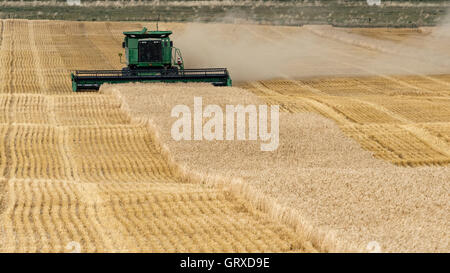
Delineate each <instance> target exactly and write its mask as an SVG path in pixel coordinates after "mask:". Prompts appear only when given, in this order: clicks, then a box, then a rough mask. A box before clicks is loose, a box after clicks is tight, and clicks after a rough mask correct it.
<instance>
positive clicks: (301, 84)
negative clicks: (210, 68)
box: [242, 77, 450, 166]
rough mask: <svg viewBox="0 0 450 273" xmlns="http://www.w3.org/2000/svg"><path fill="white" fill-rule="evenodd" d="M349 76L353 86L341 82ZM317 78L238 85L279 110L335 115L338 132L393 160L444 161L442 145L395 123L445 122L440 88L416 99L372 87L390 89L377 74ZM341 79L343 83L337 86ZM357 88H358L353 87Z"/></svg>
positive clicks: (439, 137) (446, 103)
mask: <svg viewBox="0 0 450 273" xmlns="http://www.w3.org/2000/svg"><path fill="white" fill-rule="evenodd" d="M352 81H353V82H355V85H347V82H352ZM296 82H297V83H298V84H296ZM322 82H323V83H321V81H320V80H319V79H317V80H310V81H306V80H299V81H286V80H284V81H282V80H275V81H263V82H253V83H251V84H246V85H242V87H243V88H246V89H247V90H249V91H251V92H253V93H254V94H256V95H258V96H259V97H261V98H264V100H265V101H267V102H268V103H269V104H274V103H278V104H279V105H280V107H281V109H282V110H284V111H287V112H291V113H295V112H297V113H299V112H316V113H319V114H321V115H324V116H326V117H328V118H331V119H333V120H335V121H336V122H337V123H338V124H340V125H341V128H343V130H344V132H346V133H347V134H348V135H349V136H351V137H353V138H354V139H355V140H357V141H358V142H360V143H361V145H362V146H363V147H364V148H365V149H368V150H369V151H372V152H374V155H375V156H377V157H379V158H382V159H386V160H389V161H390V162H392V163H394V164H398V165H402V166H418V165H435V164H438V165H439V164H440V165H445V164H448V163H449V162H450V158H449V156H448V153H447V152H448V148H447V147H448V146H446V145H445V144H444V145H432V143H431V144H430V142H429V141H428V139H427V137H422V136H420V135H417V134H415V131H416V130H412V131H411V130H406V129H404V128H401V127H398V126H395V124H398V125H401V124H404V125H408V126H415V127H417V126H419V125H415V123H427V122H428V123H430V124H432V123H436V122H449V120H448V117H450V112H448V109H450V107H449V103H450V101H449V100H448V97H447V96H445V95H444V96H442V95H441V96H439V94H442V93H437V94H434V93H432V94H429V95H422V97H420V98H418V97H417V96H405V95H402V96H399V94H397V96H387V95H384V94H388V93H386V92H378V90H390V83H393V82H391V81H386V80H385V79H382V78H380V79H379V80H375V79H374V78H373V77H370V78H367V77H361V78H344V79H340V80H339V79H335V78H332V79H323V80H322ZM378 83H379V85H378V86H377V84H378ZM342 84H345V85H344V87H343V88H342V87H341V86H342ZM393 84H394V85H395V83H393ZM345 86H351V88H353V89H354V90H355V91H351V92H348V89H347V88H346V87H345ZM337 87H339V88H341V89H338V90H340V91H339V92H338V91H332V92H331V90H334V88H337ZM358 87H359V88H360V89H359V90H360V91H362V92H359V91H357V90H358V89H357V88H358ZM443 87H445V86H443ZM349 88H350V87H349ZM394 88H395V87H394ZM296 90H297V92H296ZM394 92H397V91H394ZM377 93H378V94H377ZM333 94H335V95H333ZM377 124H379V125H380V126H377ZM387 124H391V125H392V126H388V125H387ZM358 125H361V126H358ZM362 128H371V129H370V130H366V129H362ZM435 130H436V129H435ZM425 131H427V130H426V127H425ZM426 133H427V134H428V133H431V132H426ZM433 134H434V136H436V138H437V141H438V142H445V139H444V138H443V136H442V135H441V134H440V133H439V132H438V133H433ZM404 143H408V144H407V145H406V144H404ZM404 145H406V146H405V147H404ZM438 146H439V147H438Z"/></svg>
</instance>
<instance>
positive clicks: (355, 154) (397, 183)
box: [114, 84, 446, 251]
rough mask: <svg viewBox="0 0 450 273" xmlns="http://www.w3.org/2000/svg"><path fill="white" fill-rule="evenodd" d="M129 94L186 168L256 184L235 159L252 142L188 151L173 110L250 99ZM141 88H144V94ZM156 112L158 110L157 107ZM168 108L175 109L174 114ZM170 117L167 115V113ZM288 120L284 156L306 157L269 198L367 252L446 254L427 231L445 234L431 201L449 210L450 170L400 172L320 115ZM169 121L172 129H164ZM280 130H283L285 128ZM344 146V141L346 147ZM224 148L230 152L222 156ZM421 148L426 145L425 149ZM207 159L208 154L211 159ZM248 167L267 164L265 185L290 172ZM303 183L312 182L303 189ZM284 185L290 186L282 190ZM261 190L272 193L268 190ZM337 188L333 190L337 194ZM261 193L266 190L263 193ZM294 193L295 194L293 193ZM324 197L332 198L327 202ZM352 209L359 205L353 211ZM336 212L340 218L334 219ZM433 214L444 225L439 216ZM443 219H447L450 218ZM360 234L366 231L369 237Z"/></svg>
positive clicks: (169, 88)
mask: <svg viewBox="0 0 450 273" xmlns="http://www.w3.org/2000/svg"><path fill="white" fill-rule="evenodd" d="M128 87H130V88H127V86H122V85H120V86H119V85H117V86H114V88H115V89H122V88H126V89H125V90H123V92H122V93H121V95H122V96H123V97H124V98H125V99H126V100H127V101H126V102H127V103H130V104H131V105H132V106H133V108H131V109H130V110H131V111H132V113H134V115H145V113H147V115H149V114H151V115H154V116H155V119H156V120H155V122H159V124H160V126H164V127H163V128H162V129H161V128H159V129H160V130H158V132H160V133H162V134H163V137H164V140H165V141H168V142H169V143H171V145H173V146H171V147H175V149H178V150H177V152H176V154H175V153H172V155H173V156H176V157H178V158H182V159H181V160H183V161H184V160H186V162H188V163H189V164H190V165H189V167H188V168H187V170H188V171H192V170H193V169H196V168H199V169H200V170H202V169H203V170H205V169H206V170H208V169H209V170H211V169H212V170H217V171H218V172H219V173H221V174H222V175H224V176H227V177H230V176H235V175H239V173H240V172H241V171H244V175H245V177H246V180H247V179H251V177H252V174H253V173H249V172H248V171H245V170H246V168H251V167H252V166H250V165H249V164H247V160H242V162H241V160H239V162H240V163H238V164H235V163H234V162H233V160H234V159H235V158H239V156H244V155H245V157H248V156H247V155H253V154H255V153H256V151H254V150H253V148H250V149H247V148H246V147H248V146H249V145H250V144H251V143H250V144H245V145H240V144H239V143H236V146H238V147H236V148H237V149H238V151H239V150H242V151H246V152H242V153H241V154H240V153H239V152H235V153H234V154H233V151H236V150H235V149H233V148H230V147H228V146H230V145H229V144H226V143H223V144H221V143H217V144H218V145H211V146H209V145H210V144H209V143H210V142H205V143H204V144H203V145H206V147H207V148H206V149H203V148H202V147H201V146H203V145H196V143H186V145H184V144H182V143H179V142H177V143H175V142H173V141H172V142H170V141H171V137H170V124H171V121H170V108H171V105H172V103H175V102H176V103H181V104H183V103H184V104H187V105H190V103H192V96H195V95H196V96H199V95H201V96H202V97H203V98H204V100H206V101H208V103H216V104H219V105H221V103H225V102H227V104H239V103H244V99H245V103H247V100H246V98H245V96H244V94H242V92H241V93H239V92H237V90H234V88H226V91H227V92H219V93H217V90H218V89H216V88H213V87H208V88H206V87H205V88H203V87H200V85H195V87H194V86H192V87H191V86H190V85H183V86H182V88H183V92H179V89H178V90H177V88H179V87H178V86H177V85H142V86H138V85H136V84H133V85H128ZM139 88H141V89H140V90H139ZM213 89H214V90H213ZM161 90H162V91H161ZM224 91H225V90H224ZM217 94H220V96H219V97H218V95H217ZM225 94H228V96H227V97H226V98H222V96H225ZM233 94H234V95H233ZM232 95H233V97H235V98H239V99H235V101H229V100H228V99H229V98H228V97H229V96H232ZM150 98H151V99H150ZM174 101H175V102H174ZM233 102H234V103H233ZM259 103H260V102H258V100H254V102H253V104H259ZM149 105H153V106H152V107H149ZM166 105H167V107H168V108H166ZM166 111H167V114H164V113H166ZM283 114H284V113H281V114H280V118H281V116H283V117H284V118H285V119H288V120H289V119H291V121H290V126H292V127H288V128H291V129H288V128H286V129H287V130H288V131H286V132H285V133H284V135H283V133H282V132H281V133H282V135H283V137H282V138H280V140H282V139H284V140H286V139H287V138H288V139H289V136H292V142H291V141H289V144H287V146H286V145H281V147H280V148H281V150H280V152H283V153H284V152H286V153H287V154H289V155H291V154H292V149H293V148H294V149H297V150H298V152H299V154H298V156H296V155H295V154H294V155H293V157H292V158H291V160H292V161H291V162H290V163H289V164H287V162H286V169H284V171H280V172H279V173H277V177H280V179H279V180H278V181H275V180H274V181H273V183H270V182H268V183H269V185H267V186H269V188H268V189H267V191H264V192H265V193H267V194H269V195H270V196H271V197H274V198H277V195H276V194H274V193H273V191H278V190H281V192H279V194H280V195H279V196H280V199H281V200H282V202H283V203H284V202H286V200H290V201H289V203H290V204H292V206H293V207H297V208H299V207H301V208H302V211H305V214H306V215H305V216H307V217H308V218H310V219H313V221H314V219H315V220H316V221H319V223H320V225H323V223H324V221H325V219H327V220H326V221H331V222H332V223H334V224H333V225H331V226H330V228H332V227H333V226H334V227H336V226H337V227H338V228H339V230H336V234H337V235H339V238H346V239H348V240H346V241H350V242H360V243H357V244H358V245H360V246H361V247H362V248H364V249H365V246H366V244H367V242H368V241H370V240H374V239H375V240H380V242H381V244H382V248H383V249H385V250H386V251H401V249H403V250H405V249H416V250H418V249H422V250H423V251H424V250H425V249H430V248H429V247H431V248H432V249H436V248H439V249H445V246H446V245H445V243H444V244H443V243H442V242H443V241H442V232H441V231H442V229H437V228H434V229H433V228H431V229H430V230H428V228H426V227H430V226H429V225H430V221H431V222H433V226H434V227H443V226H442V224H443V222H442V221H441V220H442V219H446V217H445V216H444V215H443V214H442V213H444V211H443V210H434V209H433V210H430V209H431V208H432V207H433V205H432V204H431V203H430V202H429V201H430V200H434V201H433V203H434V202H435V201H437V200H440V201H438V202H440V203H441V204H443V203H442V202H444V203H445V201H444V200H445V197H444V196H445V190H444V188H443V187H445V183H443V181H445V173H446V169H445V168H418V169H409V168H408V169H406V168H396V167H393V166H392V165H390V164H388V163H384V162H382V161H378V160H373V157H372V155H370V153H367V152H365V151H364V150H361V149H360V148H358V146H357V145H356V143H354V142H352V141H350V140H348V139H347V138H346V137H345V136H344V135H342V134H340V133H339V130H338V128H337V127H336V126H335V125H334V123H333V122H330V121H327V122H325V119H323V118H319V116H316V115H308V114H304V115H296V117H300V119H297V118H295V119H294V117H293V116H292V115H287V114H284V115H283ZM301 117H305V118H301ZM306 117H307V118H306ZM163 120H164V121H165V122H164V124H163V125H161V123H162V122H163ZM283 124H286V121H284V122H281V125H283ZM166 125H167V126H169V127H168V128H169V131H168V130H167V127H166ZM280 127H281V128H283V126H280ZM297 128H299V129H297ZM300 128H302V129H300ZM402 130H403V129H402ZM282 131H283V130H282ZM167 132H169V133H167ZM288 132H290V133H292V135H287V133H288ZM405 132H406V131H405ZM336 141H338V143H337V142H336ZM188 144H190V145H194V146H197V148H198V151H196V150H195V149H196V148H195V147H194V148H192V149H190V148H189V147H190V145H188ZM419 144H421V143H419ZM295 145H298V147H297V148H295ZM317 145H320V146H317ZM179 146H182V147H179ZM208 146H209V147H208ZM217 146H219V147H217ZM222 146H227V147H224V149H222ZM421 146H423V145H422V144H421ZM203 147H205V146H203ZM250 147H253V146H250ZM308 147H311V148H308ZM314 147H315V148H314ZM215 148H217V149H218V150H216V151H217V152H218V154H214V151H215ZM225 148H226V149H225ZM254 148H258V147H254ZM403 148H406V147H403ZM330 149H332V151H333V152H330ZM406 149H408V148H406ZM181 151H185V152H190V153H192V154H191V155H190V157H189V159H188V158H187V157H185V156H184V155H183V154H184V153H183V152H181ZM197 152H198V153H200V155H201V156H200V157H197V158H196V159H194V158H195V157H196V156H197V155H198V153H197ZM203 152H204V153H205V154H203ZM229 152H231V154H232V155H231V157H230V155H228V156H226V155H227V153H229ZM258 155H260V156H262V157H265V156H266V155H267V154H264V153H261V154H259V153H258ZM315 155H321V156H320V158H314V156H315ZM297 157H298V158H301V160H296V158H297ZM201 158H208V160H206V161H202V159H201ZM282 158H283V157H282V156H281V154H280V156H277V160H280V159H282ZM356 158H357V159H356ZM194 160H195V161H198V162H200V163H201V165H202V166H199V167H196V166H195V165H193V163H194V162H195V161H194ZM248 160H249V162H252V161H255V162H259V164H261V166H264V167H263V168H262V169H260V170H258V171H256V174H259V173H264V172H265V171H264V170H267V169H269V170H270V171H269V172H267V173H265V175H264V176H260V177H259V178H260V179H262V181H264V182H265V181H270V180H272V179H275V177H271V173H272V172H277V171H278V170H279V169H280V168H281V167H282V165H283V164H276V166H272V167H270V166H266V162H272V159H269V158H268V159H267V161H266V160H261V162H260V161H258V159H257V158H254V159H250V158H249V159H248ZM208 161H209V162H208ZM227 161H229V165H227V168H225V167H223V166H221V165H220V162H227ZM217 162H219V164H217ZM308 162H310V163H308ZM287 166H289V167H287ZM292 166H300V169H298V167H294V168H293V169H292ZM301 166H303V167H301ZM320 166H322V167H320ZM230 168H233V171H232V172H231V171H229V172H227V170H229V169H230ZM243 168H244V169H243ZM289 169H292V171H289ZM211 172H212V171H211ZM286 172H289V174H288V175H287V176H286V177H285V178H283V173H284V174H285V173H286ZM324 173H326V174H327V176H324ZM431 174H432V175H431ZM211 176H214V175H211ZM219 178H220V177H219ZM200 179H201V178H200ZM230 179H231V178H230ZM256 179H258V178H256V177H255V179H253V180H250V181H248V183H251V184H252V185H256V186H257V185H258V181H256ZM289 181H291V182H289ZM302 181H304V182H303V183H302ZM425 181H428V182H425ZM290 183H292V185H289V184H290ZM277 185H283V186H282V187H277ZM324 185H326V186H324ZM261 186H262V187H265V185H261ZM330 187H331V188H333V190H332V191H330ZM348 187H350V188H348ZM258 188H259V189H261V187H258ZM287 188H289V189H290V190H288V191H285V189H287ZM300 188H301V189H300ZM316 189H323V192H322V190H321V191H320V193H319V192H315V193H314V191H316ZM400 189H401V190H400ZM399 190H400V192H399ZM283 191H284V192H283ZM357 192H359V193H357ZM323 193H326V194H325V195H324V194H323ZM391 194H392V196H398V197H396V198H391V197H389V196H390V195H391ZM430 195H433V196H434V197H432V199H423V198H422V197H423V196H430ZM298 196H302V198H298ZM337 196H339V197H337ZM438 196H440V197H438ZM304 198H310V200H311V202H312V203H311V204H309V202H307V203H308V204H304V205H302V204H301V203H302V200H304ZM361 198H362V199H361ZM280 199H277V200H280ZM318 200H321V201H318ZM339 200H345V201H346V202H345V203H340V202H339ZM317 203H319V204H320V206H319V207H316V205H315V204H317ZM349 203H350V204H351V205H349ZM415 204H423V206H422V205H420V206H419V207H416V208H415V209H412V208H413V207H415ZM324 206H325V207H328V209H323V208H324ZM371 207H372V208H373V207H379V208H383V211H385V213H383V216H382V217H383V219H384V221H382V222H379V221H372V219H380V215H378V216H377V213H376V212H377V211H374V210H372V209H371ZM317 208H320V209H317ZM397 208H398V209H397ZM385 209H386V210H385ZM321 210H322V211H321ZM398 210H400V211H399V212H401V211H403V210H405V211H406V212H408V214H407V215H406V216H405V217H406V218H404V217H402V219H404V221H402V222H400V223H399V222H398V221H397V220H396V219H397V218H395V215H396V214H397V211H398ZM330 211H332V212H333V213H330ZM426 211H428V212H426ZM318 213H319V214H321V216H320V218H319V219H318V218H317V214H318ZM409 213H411V214H409ZM333 215H334V216H333ZM408 215H409V216H408ZM424 215H427V217H423V216H424ZM433 215H435V216H436V217H438V218H436V217H433ZM438 215H440V216H438ZM297 216H298V215H297ZM428 216H430V217H428ZM441 216H443V218H442V217H441ZM316 223H317V222H316ZM344 223H345V224H344ZM419 226H420V227H421V228H420V230H423V232H420V238H421V240H422V241H421V242H422V243H421V244H420V245H419V246H418V245H415V244H414V245H412V244H410V243H409V242H411V241H410V240H409V239H402V238H410V239H411V240H412V238H413V237H415V236H416V235H418V234H417V233H414V232H413V233H410V231H412V230H414V229H416V230H417V227H419ZM360 227H365V228H364V229H363V230H361V229H360ZM341 228H342V230H341ZM349 229H350V230H351V232H350V233H349V232H348V230H349ZM425 229H427V232H425ZM343 231H347V232H343ZM427 234H428V235H427ZM431 234H432V235H431ZM386 235H388V236H386ZM363 236H367V237H363ZM380 236H381V237H380ZM394 238H395V239H394ZM416 238H418V237H416ZM425 238H426V239H425ZM361 240H363V241H361ZM419 240H420V239H419ZM444 242H445V241H444ZM358 249H359V248H358ZM392 249H397V250H392ZM399 249H400V250H399Z"/></svg>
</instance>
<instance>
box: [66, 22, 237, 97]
mask: <svg viewBox="0 0 450 273" xmlns="http://www.w3.org/2000/svg"><path fill="white" fill-rule="evenodd" d="M123 34H124V35H125V38H124V41H123V44H122V47H123V48H124V49H125V56H126V64H127V66H126V67H124V68H123V69H122V70H77V71H75V72H73V73H72V74H71V77H72V89H73V91H74V92H77V91H80V90H82V89H96V90H98V89H99V88H100V86H101V85H102V84H103V83H128V82H168V83H175V82H207V83H211V84H213V85H215V86H231V78H230V74H229V73H228V70H227V69H226V68H199V69H185V68H184V63H183V57H182V55H181V51H180V50H179V49H178V48H176V47H174V46H173V42H172V41H171V40H170V38H169V36H170V34H172V32H171V31H147V28H143V29H142V30H141V31H131V32H124V33H123ZM119 56H120V57H121V56H122V54H119Z"/></svg>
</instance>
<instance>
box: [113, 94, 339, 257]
mask: <svg viewBox="0 0 450 273" xmlns="http://www.w3.org/2000/svg"><path fill="white" fill-rule="evenodd" d="M108 92H109V93H111V94H114V95H116V96H117V97H118V98H119V99H120V100H121V101H122V102H123V103H122V106H121V108H122V109H123V111H125V112H127V113H129V115H130V118H131V119H132V122H136V123H139V124H140V123H142V122H143V121H147V125H148V126H149V128H150V132H151V133H152V135H153V137H154V138H155V142H157V143H160V145H161V149H162V153H163V154H164V155H165V157H166V158H167V159H168V161H169V163H170V164H171V165H172V166H174V167H175V168H176V169H177V172H178V173H179V174H180V175H181V176H182V177H183V178H184V179H185V180H187V181H191V182H193V183H207V184H210V185H214V186H217V187H219V188H221V189H224V190H225V191H227V192H230V193H232V194H233V195H234V196H239V197H242V198H243V200H248V201H249V202H250V204H251V205H252V207H254V208H256V209H257V210H262V211H263V212H265V213H267V215H266V217H268V218H269V219H271V220H274V221H280V222H282V223H286V224H288V225H289V226H292V227H294V229H295V230H296V235H298V237H299V238H301V239H302V240H304V241H308V242H309V241H311V242H312V246H314V248H316V249H319V250H320V251H339V250H340V251H343V250H344V249H347V248H346V247H344V246H342V245H339V243H337V240H335V238H334V235H333V234H332V233H328V232H322V231H320V230H317V229H316V228H313V226H312V225H310V224H309V223H308V222H307V221H305V220H304V219H301V218H298V213H297V211H295V210H294V209H290V208H287V207H284V206H280V205H278V204H277V203H276V202H275V201H274V200H272V199H270V198H267V196H265V195H263V194H262V193H261V192H260V191H259V190H256V189H255V188H253V187H252V186H250V185H249V184H247V183H244V182H243V180H240V179H233V180H231V181H230V180H229V179H224V178H223V177H218V176H211V175H208V174H205V173H200V172H197V171H194V170H192V169H190V168H188V167H187V166H185V165H184V164H182V163H179V162H176V161H175V159H174V158H173V156H172V154H171V152H170V150H169V148H168V146H167V145H166V144H164V142H162V141H161V139H160V138H159V133H158V127H157V126H156V125H155V123H154V122H153V121H151V120H149V119H148V118H145V119H143V118H142V117H139V116H138V117H134V116H133V114H132V113H133V112H132V111H131V110H130V108H129V106H128V104H127V103H126V100H125V99H123V98H122V94H121V93H120V92H119V91H118V90H117V89H116V88H114V87H113V88H110V89H108V91H107V93H108Z"/></svg>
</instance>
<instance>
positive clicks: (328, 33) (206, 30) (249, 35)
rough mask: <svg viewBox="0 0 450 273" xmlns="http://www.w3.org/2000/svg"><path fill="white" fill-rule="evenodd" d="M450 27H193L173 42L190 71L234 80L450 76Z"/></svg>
mask: <svg viewBox="0 0 450 273" xmlns="http://www.w3.org/2000/svg"><path fill="white" fill-rule="evenodd" d="M444 21H445V20H444ZM447 22H448V20H447ZM449 26H450V24H448V23H446V24H442V25H441V26H438V27H434V28H429V27H428V28H418V29H404V30H399V29H387V30H386V29H384V30H375V29H366V30H355V29H346V28H335V27H332V26H326V25H320V26H302V27H286V26H263V25H254V24H246V23H242V24H240V23H235V24H218V23H214V24H201V23H190V24H187V25H186V27H185V28H184V31H181V32H178V33H175V34H174V42H175V46H176V47H178V48H180V49H181V50H182V53H183V58H184V61H185V64H186V67H187V68H202V67H226V68H228V69H229V71H230V72H231V76H232V78H233V80H234V81H235V82H236V81H252V80H265V79H272V78H309V77H317V76H357V75H378V76H379V75H403V74H444V73H449V72H450V50H448V44H449V42H450V32H449V30H450V27H449ZM377 32H387V33H388V34H387V35H380V34H379V33H377ZM389 33H391V34H392V35H391V34H389ZM396 35H397V36H398V39H397V38H396V37H395V36H396Z"/></svg>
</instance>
